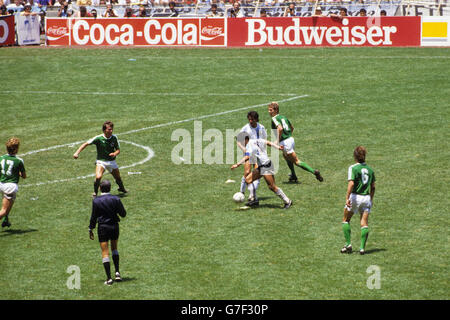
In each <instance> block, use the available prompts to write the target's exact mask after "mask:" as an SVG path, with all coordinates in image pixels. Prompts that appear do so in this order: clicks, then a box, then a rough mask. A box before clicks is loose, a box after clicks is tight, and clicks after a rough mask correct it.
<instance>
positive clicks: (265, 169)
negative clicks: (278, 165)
mask: <svg viewBox="0 0 450 320" xmlns="http://www.w3.org/2000/svg"><path fill="white" fill-rule="evenodd" d="M258 170H259V174H260V175H262V176H267V175H269V176H270V175H272V176H274V175H275V169H274V167H273V163H272V161H269V163H267V164H265V165H262V164H259V163H258Z"/></svg>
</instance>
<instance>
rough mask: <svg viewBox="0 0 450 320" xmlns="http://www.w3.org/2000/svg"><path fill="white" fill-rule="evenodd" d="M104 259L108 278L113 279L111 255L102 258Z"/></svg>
mask: <svg viewBox="0 0 450 320" xmlns="http://www.w3.org/2000/svg"><path fill="white" fill-rule="evenodd" d="M102 260H103V267H104V268H105V272H106V279H107V280H109V279H112V278H111V267H110V265H109V257H105V258H103V259H102Z"/></svg>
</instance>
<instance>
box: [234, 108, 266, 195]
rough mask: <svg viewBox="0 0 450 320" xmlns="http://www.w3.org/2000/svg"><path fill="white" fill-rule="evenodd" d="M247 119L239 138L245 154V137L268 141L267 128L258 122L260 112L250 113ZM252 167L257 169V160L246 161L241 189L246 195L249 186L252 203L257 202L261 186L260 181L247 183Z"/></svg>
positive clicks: (239, 145)
mask: <svg viewBox="0 0 450 320" xmlns="http://www.w3.org/2000/svg"><path fill="white" fill-rule="evenodd" d="M247 119H248V123H247V124H246V125H245V126H244V127H242V129H241V131H240V132H239V134H238V138H237V145H238V147H239V148H241V150H242V151H243V152H245V146H244V145H243V143H244V137H245V136H248V137H249V138H250V139H267V132H266V128H264V126H263V125H262V124H260V123H259V122H258V121H259V115H258V112H256V111H250V112H249V113H248V114H247ZM252 167H254V168H256V160H255V159H252V158H249V160H248V161H245V163H244V175H243V176H242V179H241V187H240V189H239V191H240V192H241V193H243V194H245V189H246V188H247V186H248V190H249V191H250V196H249V197H248V200H249V201H250V202H251V201H255V200H257V197H256V190H257V189H258V186H259V179H257V180H255V181H254V182H252V183H251V184H247V182H246V181H245V177H246V176H247V175H248V174H249V173H250V172H251V171H252Z"/></svg>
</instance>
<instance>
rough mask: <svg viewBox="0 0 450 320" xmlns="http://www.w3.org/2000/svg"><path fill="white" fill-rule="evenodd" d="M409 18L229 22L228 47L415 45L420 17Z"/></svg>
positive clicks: (314, 18)
mask: <svg viewBox="0 0 450 320" xmlns="http://www.w3.org/2000/svg"><path fill="white" fill-rule="evenodd" d="M402 18H405V17H402ZM408 18H412V19H401V20H400V19H398V18H392V17H390V18H385V17H383V18H381V17H377V18H375V17H369V18H362V17H361V18H360V17H358V18H356V17H349V18H344V19H333V18H330V17H312V18H246V19H233V20H231V19H230V20H229V25H228V28H229V38H228V45H229V46H247V47H248V46H396V45H397V46H404V45H412V46H418V45H420V18H418V17H408ZM240 30H247V32H246V33H245V32H242V31H240Z"/></svg>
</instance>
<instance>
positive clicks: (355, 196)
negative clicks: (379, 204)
mask: <svg viewBox="0 0 450 320" xmlns="http://www.w3.org/2000/svg"><path fill="white" fill-rule="evenodd" d="M366 154H367V150H366V148H364V147H363V146H358V147H356V148H355V150H354V151H353V157H354V158H355V160H356V161H357V163H355V164H353V165H351V166H350V167H349V168H348V186H347V194H346V196H345V208H344V219H343V220H342V230H343V231H344V237H345V241H346V243H345V246H344V247H343V248H342V249H341V253H351V252H352V245H351V228H350V219H351V218H352V216H353V214H354V213H356V212H358V213H360V215H361V216H360V222H361V246H360V248H359V253H360V254H364V253H365V247H366V242H367V237H368V236H369V213H370V209H371V208H372V203H373V197H374V196H375V173H374V171H373V170H372V168H371V167H369V166H368V165H367V164H366Z"/></svg>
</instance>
